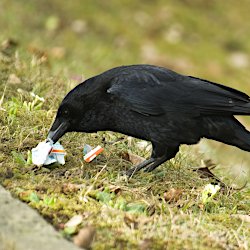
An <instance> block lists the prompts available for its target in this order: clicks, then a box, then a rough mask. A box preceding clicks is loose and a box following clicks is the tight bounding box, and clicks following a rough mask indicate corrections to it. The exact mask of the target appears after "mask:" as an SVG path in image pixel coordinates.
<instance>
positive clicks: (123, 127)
mask: <svg viewBox="0 0 250 250" xmlns="http://www.w3.org/2000/svg"><path fill="white" fill-rule="evenodd" d="M234 115H250V98H249V96H248V95H247V94H244V93H242V92H240V91H238V90H235V89H233V88H229V87H226V86H224V85H221V84H217V83H214V82H210V81H207V80H203V79H200V78H196V77H192V76H185V75H181V74H178V73H176V72H174V71H171V70H169V69H166V68H163V67H157V66H153V65H131V66H121V67H117V68H113V69H110V70H108V71H106V72H104V73H102V74H100V75H97V76H94V77H92V78H90V79H88V80H86V81H84V82H82V83H81V84H79V85H78V86H76V87H75V88H74V89H73V90H71V91H70V92H69V93H68V94H67V95H66V96H65V98H64V99H63V101H62V103H61V104H60V107H59V109H58V112H57V115H56V118H55V121H54V123H53V125H52V127H51V129H50V132H49V134H48V138H49V139H51V140H52V141H53V142H56V141H57V140H58V139H59V138H60V137H62V136H63V135H64V134H65V133H66V132H71V131H76V132H87V133H91V132H97V131H106V130H110V131H115V132H120V133H123V134H126V135H130V136H133V137H137V138H140V139H144V140H147V141H150V142H151V143H152V147H153V149H152V154H151V157H150V158H149V159H147V160H145V161H144V162H142V163H141V164H139V165H137V166H135V167H134V168H132V169H130V170H129V171H128V172H127V174H128V175H129V176H131V175H132V174H133V173H134V172H136V171H138V170H140V169H142V168H145V171H152V170H153V169H155V168H156V167H158V166H159V165H160V164H162V163H163V162H165V161H167V160H169V159H171V158H173V157H174V156H175V155H176V153H177V152H178V150H179V146H180V145H181V144H195V143H197V142H198V141H199V140H200V139H201V138H202V137H206V138H208V139H213V140H216V141H219V142H223V143H226V144H229V145H233V146H236V147H238V148H240V149H243V150H245V151H250V132H249V131H247V130H246V129H245V128H244V126H243V125H242V124H241V123H240V122H239V121H238V120H236V118H235V117H234Z"/></svg>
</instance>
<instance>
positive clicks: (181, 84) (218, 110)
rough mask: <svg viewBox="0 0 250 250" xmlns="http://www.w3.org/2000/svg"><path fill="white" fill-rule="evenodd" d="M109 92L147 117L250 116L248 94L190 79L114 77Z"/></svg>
mask: <svg viewBox="0 0 250 250" xmlns="http://www.w3.org/2000/svg"><path fill="white" fill-rule="evenodd" d="M107 92H108V93H110V94H111V95H112V96H113V97H114V98H118V99H119V101H120V102H123V103H124V104H126V105H127V107H129V108H130V109H131V110H133V111H135V112H138V113H141V114H143V115H146V116H158V115H162V114H164V113H168V112H173V113H178V112H179V113H185V114H190V115H191V116H199V115H201V114H214V115H215V114H225V115H227V114H246V113H248V114H249V113H250V104H249V97H248V96H247V95H246V94H244V93H242V92H240V91H237V90H235V89H231V88H229V87H226V86H223V85H220V84H216V83H213V82H209V81H206V80H202V79H199V78H194V77H189V76H181V75H175V76H174V77H173V76H171V75H170V76H169V75H164V74H157V72H156V73H152V72H149V71H140V72H137V71H135V72H130V73H129V74H123V75H119V76H117V77H115V78H114V79H113V81H112V83H111V86H110V88H109V89H108V90H107ZM247 104H249V105H247Z"/></svg>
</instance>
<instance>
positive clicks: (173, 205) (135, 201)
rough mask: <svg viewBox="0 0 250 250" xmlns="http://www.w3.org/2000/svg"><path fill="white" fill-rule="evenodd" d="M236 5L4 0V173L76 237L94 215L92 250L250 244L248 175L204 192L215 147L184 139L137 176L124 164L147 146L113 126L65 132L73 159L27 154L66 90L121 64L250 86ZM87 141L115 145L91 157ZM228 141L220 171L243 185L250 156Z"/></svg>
mask: <svg viewBox="0 0 250 250" xmlns="http://www.w3.org/2000/svg"><path fill="white" fill-rule="evenodd" d="M232 4H233V1H231V0H230V1H227V3H222V2H213V1H211V3H210V2H209V3H202V2H201V1H198V0H197V1H188V0H186V1H181V2H178V3H176V2H175V1H169V3H167V4H166V3H165V1H160V0H158V1H156V2H155V3H154V4H152V3H151V2H148V1H146V2H140V1H138V3H137V2H134V1H130V0H126V1H125V0H124V1H120V2H116V1H109V2H108V3H106V2H102V3H100V2H97V1H84V4H83V3H82V1H75V2H74V4H72V3H68V1H57V0H54V1H43V3H40V2H38V1H11V2H9V1H5V0H4V1H1V3H0V14H1V15H0V16H1V18H0V28H1V34H0V40H1V41H6V39H7V40H8V41H7V42H5V43H3V44H2V46H1V53H0V89H1V92H0V93H1V95H0V124H1V126H0V140H1V143H0V182H1V184H2V185H3V186H4V187H5V188H7V189H8V190H10V191H11V193H12V194H13V195H15V196H16V197H18V198H19V199H21V200H23V201H25V202H27V203H28V204H29V205H30V206H31V207H34V208H35V209H37V210H38V211H39V213H40V214H41V215H42V216H43V217H44V218H46V220H48V221H49V222H50V223H52V224H53V225H54V227H55V228H56V229H57V230H59V231H61V232H62V234H63V235H64V236H65V237H66V238H68V239H69V240H71V239H72V237H73V236H74V235H75V234H77V232H78V231H79V230H80V229H81V228H84V227H86V226H89V225H92V226H93V227H94V228H95V230H96V235H95V238H94V242H93V244H92V248H93V249H248V248H249V244H250V243H249V238H250V230H249V217H247V216H249V213H250V203H249V200H250V189H249V185H248V186H247V187H245V188H244V189H243V190H233V189H230V188H229V189H222V190H221V191H219V192H217V194H216V195H215V197H213V198H212V199H211V200H210V201H207V202H206V201H204V200H202V195H204V189H205V186H206V185H207V184H209V183H211V181H212V180H211V179H201V178H200V176H199V175H198V173H197V172H195V171H193V169H194V168H198V167H201V165H202V164H201V162H202V160H203V159H205V158H208V157H209V158H212V159H213V160H216V159H217V158H219V159H220V157H219V156H218V155H216V152H214V151H212V150H211V147H207V146H206V148H205V152H206V154H205V155H204V154H201V153H199V150H198V149H197V147H188V146H185V145H184V146H182V148H181V151H180V153H178V155H177V156H176V157H175V159H173V160H171V161H169V162H167V163H165V164H163V165H162V166H161V167H159V168H158V169H157V170H155V171H154V172H153V173H143V172H141V173H139V174H137V175H134V176H133V178H131V179H127V178H126V177H125V176H124V174H123V173H124V171H125V170H127V169H129V168H130V167H131V166H132V163H131V162H129V161H128V160H127V158H126V157H125V156H126V154H127V153H128V152H130V151H131V152H133V153H134V154H137V155H140V156H143V157H147V156H148V154H149V152H147V151H146V150H145V149H140V148H139V147H138V144H137V142H138V141H139V140H137V139H132V140H131V138H127V137H126V136H124V135H121V134H115V133H112V132H99V133H97V134H76V133H71V134H68V135H66V136H64V137H63V139H62V140H61V143H62V145H63V146H64V147H65V149H66V151H67V161H66V164H65V165H64V166H57V165H53V166H51V167H47V168H45V167H42V168H37V167H35V166H33V165H32V164H30V162H29V161H28V159H29V154H30V153H29V152H30V150H31V149H32V148H33V147H35V146H36V145H37V143H38V142H40V141H41V140H43V139H44V138H46V135H47V132H48V129H49V127H50V125H51V123H52V121H53V118H54V115H55V113H56V109H57V107H58V104H59V103H60V101H61V99H62V98H63V96H64V95H65V94H66V93H67V92H68V91H69V90H70V89H71V88H73V87H74V86H75V85H76V84H77V83H78V82H79V81H80V79H84V78H86V77H89V76H91V75H93V74H97V73H99V72H101V71H103V70H105V69H108V68H110V67H113V66H117V65H121V64H132V63H153V64H158V65H163V66H167V67H171V68H172V69H175V70H178V71H181V72H182V73H186V74H191V73H192V75H197V76H200V77H206V78H208V79H210V80H214V81H217V82H224V83H227V85H229V86H234V87H237V88H240V89H241V90H243V91H246V92H248V93H249V90H250V87H249V85H248V79H249V76H250V73H249V70H248V68H249V65H248V64H247V62H246V64H245V66H244V64H243V65H241V66H240V67H239V66H237V65H236V64H235V62H234V61H233V62H232V60H231V59H230V58H231V56H232V55H234V54H235V53H241V54H243V55H244V56H247V55H248V54H249V50H250V43H249V39H248V35H247V34H248V33H247V32H248V29H249V27H248V26H249V24H248V22H246V20H248V12H247V11H246V10H247V9H249V7H250V6H249V3H248V1H242V3H241V6H239V7H237V8H236V7H232V6H234V5H232ZM3 9H6V10H7V11H3ZM14 13H18V14H14ZM238 13H241V14H240V15H238ZM14 16H15V18H13V17H14ZM79 19H80V20H81V21H80V22H78V28H77V27H76V26H77V20H78V21H79ZM225 26H226V27H227V28H225ZM244 56H243V57H244ZM243 60H244V59H243ZM31 93H35V94H36V95H38V96H40V97H43V98H44V101H42V100H40V99H39V98H36V97H34V96H32V95H31ZM244 122H245V124H247V122H248V121H247V119H246V120H244ZM117 139H120V141H119V142H117V143H111V142H114V141H116V140H117ZM85 143H88V144H91V145H99V144H100V145H103V146H104V148H105V151H104V153H103V154H102V155H101V156H100V157H99V158H98V159H97V160H96V161H94V162H92V163H90V164H87V163H85V162H84V161H83V155H82V150H83V145H84V144H85ZM206 145H209V144H206ZM227 150H228V149H226V150H225V147H224V146H223V147H222V148H221V149H220V150H218V151H220V152H223V154H220V155H223V156H222V157H221V158H223V159H220V160H219V161H218V162H220V164H221V167H219V168H218V169H217V168H216V169H215V172H216V174H217V175H218V176H220V178H222V179H223V181H224V182H226V183H228V184H229V185H230V186H232V185H233V184H235V183H236V184H238V186H242V183H245V182H246V181H248V180H249V168H245V169H243V168H242V169H241V168H239V167H238V166H239V165H241V164H242V165H244V164H245V165H247V163H248V162H249V160H248V159H247V156H246V154H244V155H242V152H240V153H239V152H238V151H234V153H232V154H235V155H236V156H237V157H235V158H237V159H236V160H235V159H234V160H232V157H231V156H230V155H229V153H227V152H231V151H227ZM207 151H210V153H207ZM230 154H231V153H230ZM225 158H227V159H229V160H228V161H224V160H225ZM242 159H243V161H244V164H243V163H242ZM236 163H237V164H238V165H237V168H234V167H233V165H234V164H236ZM226 167H227V171H225V168H226ZM228 169H233V170H234V171H229V170H228ZM238 169H241V171H240V173H239V170H238ZM244 171H245V174H243V172H244ZM247 171H248V172H247ZM225 172H227V174H226V175H225ZM228 172H229V173H230V172H231V174H228ZM242 176H243V177H244V178H243V179H242V178H241V177H242ZM236 178H237V180H236ZM171 190H172V191H171ZM171 192H175V194H174V199H172V200H171V199H170V200H169V198H167V197H168V196H169V193H171ZM176 192H177V193H179V194H177V193H176ZM76 214H81V215H83V217H84V220H83V221H82V222H81V224H80V225H78V226H77V227H76V228H70V229H64V228H63V226H64V224H65V223H66V222H67V221H68V220H69V219H70V218H72V217H73V216H74V215H76ZM240 215H245V217H244V216H240ZM247 218H248V222H247Z"/></svg>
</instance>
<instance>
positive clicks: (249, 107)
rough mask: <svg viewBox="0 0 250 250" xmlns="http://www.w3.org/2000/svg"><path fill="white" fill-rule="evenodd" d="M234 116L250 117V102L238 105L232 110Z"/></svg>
mask: <svg viewBox="0 0 250 250" xmlns="http://www.w3.org/2000/svg"><path fill="white" fill-rule="evenodd" d="M232 111H233V115H250V102H248V103H243V104H241V105H240V104H238V105H236V106H234V107H233V108H232Z"/></svg>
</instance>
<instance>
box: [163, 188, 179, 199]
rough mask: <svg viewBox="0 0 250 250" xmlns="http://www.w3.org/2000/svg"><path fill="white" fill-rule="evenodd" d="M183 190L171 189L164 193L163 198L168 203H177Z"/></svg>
mask: <svg viewBox="0 0 250 250" xmlns="http://www.w3.org/2000/svg"><path fill="white" fill-rule="evenodd" d="M182 192H183V190H181V189H175V188H171V189H170V190H169V191H168V192H166V193H164V195H163V197H164V199H165V200H166V201H168V202H173V201H178V200H179V199H180V197H181V195H182Z"/></svg>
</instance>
